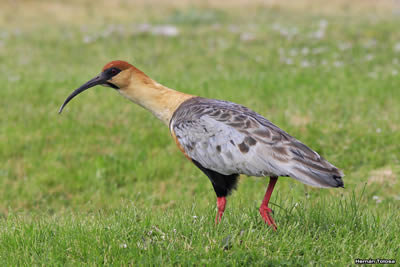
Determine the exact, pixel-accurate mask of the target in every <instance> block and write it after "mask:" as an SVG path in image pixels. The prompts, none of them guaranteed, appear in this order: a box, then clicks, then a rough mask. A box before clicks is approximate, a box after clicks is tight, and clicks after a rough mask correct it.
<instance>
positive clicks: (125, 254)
mask: <svg viewBox="0 0 400 267" xmlns="http://www.w3.org/2000/svg"><path fill="white" fill-rule="evenodd" d="M306 2H307V1H306ZM339 2H340V1H339ZM32 3H33V2H31V1H25V2H22V3H20V4H18V3H17V4H15V5H14V4H11V2H10V4H9V5H5V7H4V8H2V11H0V12H3V13H4V14H6V15H7V16H2V19H1V20H0V62H1V63H2V64H0V80H1V81H2V89H1V90H0V114H1V115H0V125H1V127H0V264H1V265H4V266H9V265H18V266H19V265H82V264H87V265H100V264H105V265H108V264H112V265H134V264H141V265H158V264H163V265H192V264H197V265H245V264H254V265H288V266H292V265H305V264H309V265H350V264H352V263H353V262H354V259H356V258H393V259H397V261H399V260H400V258H399V255H400V245H399V244H400V240H399V237H398V232H399V230H400V224H399V222H400V215H399V212H398V210H399V208H400V200H399V198H400V195H399V191H400V183H399V181H398V177H399V175H400V158H399V153H398V151H400V145H399V142H398V140H400V131H399V129H400V92H399V90H398V88H399V86H400V82H399V77H400V34H399V32H398V30H397V28H398V24H399V22H400V19H399V17H398V16H397V15H396V14H397V13H396V7H393V8H392V9H391V10H392V13H388V12H386V13H385V12H377V13H375V12H373V11H372V9H371V10H369V9H368V8H366V9H363V10H366V11H364V12H356V11H354V12H353V11H352V10H350V9H349V10H347V9H340V8H338V9H335V12H328V13H325V12H321V13H318V10H315V9H313V10H312V11H311V10H308V9H307V8H293V7H290V6H287V5H284V4H282V5H281V6H280V5H279V4H277V5H274V6H267V5H253V6H246V5H243V4H242V5H241V4H240V1H237V2H235V3H236V4H235V5H233V6H230V7H223V6H207V5H206V4H187V3H186V4H185V5H182V6H180V5H179V2H177V1H174V2H173V4H171V6H168V5H166V4H165V3H164V4H163V5H161V6H160V7H157V6H154V9H146V8H147V7H148V6H147V5H144V4H134V3H129V2H123V1H121V2H119V1H111V2H108V3H107V6H102V5H93V4H92V3H91V2H90V1H83V2H77V1H76V2H75V1H72V2H71V3H66V2H55V4H54V3H52V4H50V3H49V2H47V1H40V2H39V3H40V7H41V8H40V9H35V8H36V7H35V5H34V4H32ZM114 3H115V5H114ZM334 3H335V1H332V3H330V4H331V5H334ZM340 3H342V2H340ZM386 4H387V3H386ZM355 5H356V4H355ZM363 8H365V7H364V6H363ZM385 8H386V7H385ZM354 9H355V10H358V9H357V8H354ZM110 10H112V12H110ZM128 11H131V12H128ZM3 13H2V14H3ZM12 14H14V15H12ZM43 14H48V16H44V15H43ZM58 14H59V15H58ZM383 14H384V15H383ZM388 14H389V15H388ZM41 15H42V16H41ZM75 15H76V16H75ZM4 18H7V19H4ZM144 23H146V24H149V25H152V26H155V25H166V24H168V25H173V26H175V27H177V29H178V30H179V34H178V35H177V36H175V37H168V36H160V35H155V34H151V33H149V32H146V31H143V29H146V27H148V26H143V24H144ZM140 29H142V31H140ZM113 59H125V60H127V61H129V62H131V63H133V64H134V65H136V66H137V67H138V68H140V69H142V70H143V71H144V72H145V73H147V74H148V75H150V76H151V77H152V78H154V79H156V80H157V81H159V82H160V83H162V84H164V85H166V86H168V87H171V88H176V89H178V90H181V91H185V92H188V93H192V94H195V95H201V96H204V97H210V98H217V99H225V100H230V101H233V102H237V103H241V104H243V105H246V106H248V107H251V108H252V109H254V110H256V111H257V112H259V113H261V114H262V115H264V116H265V117H267V118H268V119H270V120H271V121H273V122H274V123H275V124H277V125H279V126H280V127H281V128H283V129H285V130H286V131H287V132H289V133H290V134H292V135H294V136H296V137H297V138H298V139H300V140H301V141H303V142H304V143H306V144H307V145H309V146H310V147H311V148H313V149H315V150H316V151H318V152H319V153H320V154H322V155H323V156H324V157H325V158H327V159H328V160H329V161H330V162H332V163H334V164H335V165H336V166H338V167H340V168H341V169H343V170H344V172H345V174H346V176H345V178H344V182H345V186H346V188H345V189H331V190H326V189H325V190H320V189H313V188H310V187H306V186H303V185H302V184H300V183H298V182H296V181H294V180H292V179H290V178H282V179H280V180H279V182H278V184H277V187H276V190H275V192H274V193H273V195H272V200H271V201H272V202H273V206H272V208H273V209H274V211H275V214H274V218H275V220H276V222H277V224H278V231H277V232H273V231H271V230H270V229H269V228H268V227H266V226H265V225H264V224H263V223H262V220H261V218H260V216H259V214H258V211H257V208H258V206H259V204H260V202H261V200H262V197H263V194H264V192H265V189H266V185H267V181H266V180H265V179H260V178H247V177H242V178H241V181H240V185H239V189H238V190H237V191H236V192H235V193H234V194H233V196H232V197H230V198H229V200H228V206H227V211H226V214H225V216H224V218H223V220H222V223H221V224H220V225H219V226H217V227H215V226H214V224H213V219H214V215H215V194H214V192H213V189H212V186H211V184H210V182H209V181H208V179H207V178H206V177H205V176H204V175H203V174H202V173H201V172H200V171H199V170H197V169H196V168H195V167H194V166H193V165H192V164H191V163H189V162H188V161H187V160H186V159H185V158H184V156H183V155H182V154H181V153H180V152H179V150H178V149H177V148H176V145H175V144H174V142H173V141H172V140H171V138H170V136H169V133H168V129H167V127H165V126H163V125H162V124H161V123H160V122H158V121H157V120H156V119H155V118H152V115H151V114H150V113H147V112H146V111H144V110H142V109H141V108H140V107H137V106H135V105H133V104H132V103H130V102H128V101H127V100H125V99H122V98H121V97H119V96H118V94H116V93H115V92H114V91H113V90H110V89H109V88H102V87H99V88H93V89H91V90H88V91H87V92H85V93H84V94H82V95H80V96H79V97H78V98H77V99H74V100H73V101H72V102H71V103H70V104H69V105H68V106H67V108H66V109H65V111H64V112H63V114H62V115H61V116H60V115H58V114H57V110H58V108H59V106H60V105H61V103H62V102H63V101H64V99H65V98H66V96H68V94H69V93H70V92H72V90H73V89H75V88H77V87H78V86H79V85H81V84H83V83H84V82H86V81H87V80H89V79H90V78H92V77H94V76H95V75H96V74H97V73H98V72H99V71H100V70H101V68H102V66H103V65H104V64H105V63H107V62H108V61H110V60H113Z"/></svg>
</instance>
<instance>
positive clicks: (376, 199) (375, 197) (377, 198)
mask: <svg viewBox="0 0 400 267" xmlns="http://www.w3.org/2000/svg"><path fill="white" fill-rule="evenodd" d="M372 199H373V200H375V202H376V203H377V204H379V203H381V202H382V199H380V198H379V196H373V197H372Z"/></svg>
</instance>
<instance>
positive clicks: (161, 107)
mask: <svg viewBox="0 0 400 267" xmlns="http://www.w3.org/2000/svg"><path fill="white" fill-rule="evenodd" d="M96 85H102V86H106V87H110V88H112V89H114V90H116V91H117V92H119V93H120V94H121V95H123V96H124V97H126V98H128V99H129V100H131V101H133V102H134V103H136V104H138V105H140V106H142V107H143V108H145V109H147V110H148V111H150V112H151V113H152V114H153V115H154V116H155V117H157V118H158V119H159V120H160V121H161V122H163V123H164V124H165V125H166V126H168V127H169V130H170V133H171V136H172V138H173V139H174V140H175V142H176V145H177V146H178V148H179V149H180V150H181V151H182V152H183V154H184V156H185V157H186V158H187V159H188V160H190V161H191V162H192V163H193V164H194V165H195V166H197V167H198V168H199V169H200V170H201V171H202V172H203V173H204V174H205V175H206V176H207V177H208V178H209V180H210V181H211V184H212V186H213V188H214V191H215V193H216V196H217V214H216V217H215V223H216V224H218V223H219V222H220V221H221V218H222V216H223V214H224V211H225V208H226V202H227V200H226V199H227V196H229V195H230V194H231V193H232V191H233V190H234V189H236V187H237V184H238V179H239V175H241V174H244V175H247V176H257V177H269V178H270V180H269V184H268V187H267V190H266V192H265V196H264V199H263V201H262V203H261V206H260V208H259V213H260V215H261V217H262V219H263V220H264V222H265V223H266V224H268V225H269V226H270V227H271V228H273V229H274V230H277V225H276V223H275V221H274V219H273V217H272V209H271V208H270V207H269V206H268V204H269V201H270V198H271V194H272V191H273V190H274V187H275V184H276V182H277V181H278V177H292V178H294V179H296V180H298V181H300V182H302V183H304V184H306V185H309V186H313V187H321V188H332V187H333V188H336V187H343V188H344V183H343V180H342V177H343V176H344V174H343V172H342V171H341V170H340V169H338V168H337V167H335V166H334V165H332V164H331V163H329V162H328V161H327V160H325V159H324V158H323V157H322V156H320V155H319V154H318V153H317V152H315V151H314V150H312V149H310V148H309V147H308V146H306V145H305V144H303V143H302V142H300V141H299V140H297V139H296V138H294V137H292V136H291V135H289V134H288V133H286V132H285V131H284V130H282V129H280V128H279V127H278V126H276V125H275V124H273V123H272V122H270V121H269V120H268V119H266V118H264V117H263V116H261V115H260V114H258V113H256V112H254V111H253V110H251V109H249V108H247V107H245V106H242V105H239V104H236V103H233V102H229V101H224V100H216V99H209V98H204V97H200V96H195V95H191V94H186V93H183V92H179V91H177V90H174V89H171V88H168V87H166V86H163V85H161V84H160V83H158V82H156V81H155V80H153V79H151V78H150V77H149V76H147V75H146V74H145V73H144V72H142V71H141V70H139V69H138V68H136V67H135V66H133V65H131V64H130V63H128V62H126V61H122V60H114V61H111V62H109V63H107V64H106V65H105V66H104V67H103V69H102V71H101V72H100V74H99V75H98V76H96V77H95V78H93V79H91V80H89V81H88V82H87V83H85V84H83V85H82V86H80V87H79V88H78V89H76V90H75V91H73V92H72V93H71V94H70V95H69V96H68V97H67V98H66V100H65V101H64V103H63V104H62V106H61V107H60V109H59V113H61V112H62V110H63V109H64V107H65V106H66V105H67V104H68V103H69V102H70V101H71V99H73V98H74V97H75V96H77V95H78V94H80V93H82V92H83V91H85V90H87V89H89V88H91V87H94V86H96Z"/></svg>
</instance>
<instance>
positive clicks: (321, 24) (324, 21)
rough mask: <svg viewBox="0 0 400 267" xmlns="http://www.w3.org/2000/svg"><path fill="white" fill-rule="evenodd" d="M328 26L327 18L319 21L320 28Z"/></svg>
mask: <svg viewBox="0 0 400 267" xmlns="http://www.w3.org/2000/svg"><path fill="white" fill-rule="evenodd" d="M327 26H328V21H327V20H326V19H322V20H320V21H319V27H320V28H326V27H327Z"/></svg>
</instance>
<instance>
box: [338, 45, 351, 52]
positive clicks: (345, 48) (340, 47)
mask: <svg viewBox="0 0 400 267" xmlns="http://www.w3.org/2000/svg"><path fill="white" fill-rule="evenodd" d="M338 47H339V50H341V51H344V50H347V49H350V48H351V47H352V45H351V44H350V43H340V44H339V46H338Z"/></svg>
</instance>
